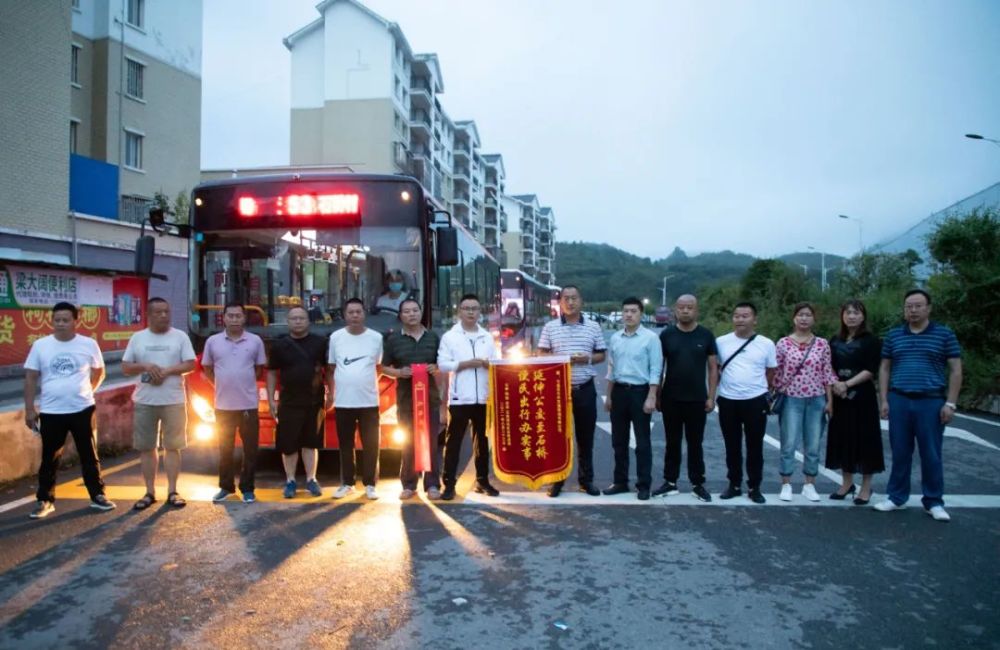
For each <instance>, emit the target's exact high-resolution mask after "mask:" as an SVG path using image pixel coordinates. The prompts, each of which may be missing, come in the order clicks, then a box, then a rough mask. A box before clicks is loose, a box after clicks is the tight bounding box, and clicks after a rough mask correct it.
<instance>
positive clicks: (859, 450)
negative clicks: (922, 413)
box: [826, 300, 885, 506]
mask: <svg viewBox="0 0 1000 650" xmlns="http://www.w3.org/2000/svg"><path fill="white" fill-rule="evenodd" d="M867 320H868V312H867V311H866V310H865V306H864V303H862V302H861V301H860V300H848V301H847V302H845V303H844V304H843V305H842V306H841V308H840V333H839V334H838V335H837V336H834V337H833V338H832V339H830V348H831V351H832V353H833V371H834V373H836V375H837V377H838V379H839V381H837V383H835V384H834V385H833V416H831V418H830V424H829V429H828V434H827V441H826V466H827V467H828V468H830V469H839V470H840V471H841V473H842V475H843V482H842V484H841V486H840V489H838V490H837V491H836V492H834V493H833V494H831V495H830V498H831V499H834V500H836V501H842V500H843V499H845V498H847V497H848V496H849V495H851V494H853V493H854V491H855V489H856V488H855V485H854V475H855V474H861V475H862V482H861V490H860V491H859V492H858V494H857V496H856V497H855V498H854V505H858V506H863V505H865V504H867V503H868V502H869V501H870V500H871V498H872V474H875V473H877V472H882V471H885V460H884V459H883V457H882V427H881V425H880V423H879V411H878V396H877V394H876V390H875V373H876V371H877V370H878V366H879V357H880V356H881V343H880V341H879V340H878V337H876V336H875V335H874V334H872V333H871V332H869V331H868V328H867V327H866V325H867Z"/></svg>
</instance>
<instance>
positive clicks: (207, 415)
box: [191, 395, 215, 428]
mask: <svg viewBox="0 0 1000 650" xmlns="http://www.w3.org/2000/svg"><path fill="white" fill-rule="evenodd" d="M191 408H193V409H194V412H195V415H197V416H198V417H199V418H201V421H202V422H208V423H209V424H215V409H213V408H212V407H211V406H210V405H209V403H208V400H207V399H205V398H204V397H202V396H201V395H195V396H194V397H192V398H191ZM209 428H211V427H209Z"/></svg>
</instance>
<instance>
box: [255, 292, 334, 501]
mask: <svg viewBox="0 0 1000 650" xmlns="http://www.w3.org/2000/svg"><path fill="white" fill-rule="evenodd" d="M287 318H288V335H287V336H282V337H281V338H279V339H277V340H276V341H275V342H274V343H272V344H271V354H270V358H269V359H268V362H267V405H268V407H269V408H270V410H271V417H273V418H274V420H275V422H277V424H278V428H277V434H276V442H275V446H276V447H277V448H278V451H279V452H281V461H282V464H283V465H284V466H285V478H286V482H285V490H284V492H283V495H284V497H285V498H286V499H291V498H292V497H294V496H295V490H296V487H297V486H296V483H295V469H296V467H297V466H298V463H299V454H300V453H301V455H302V465H303V466H304V467H305V470H306V489H307V490H309V493H310V494H311V495H312V496H314V497H318V496H322V495H323V489H322V488H321V487H320V486H319V482H318V481H317V480H316V461H317V459H318V457H319V451H318V450H319V448H320V447H322V446H323V421H324V419H325V417H326V411H325V410H324V409H323V390H324V386H325V385H326V384H325V383H324V381H323V373H324V369H325V368H326V357H327V340H326V338H325V337H323V336H318V335H316V334H311V333H310V332H309V312H308V311H306V309H305V308H304V307H292V308H291V309H289V310H288V316H287ZM279 386H280V390H279V392H278V393H277V395H276V394H275V389H279Z"/></svg>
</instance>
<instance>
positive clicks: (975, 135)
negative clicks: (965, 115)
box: [965, 133, 1000, 147]
mask: <svg viewBox="0 0 1000 650" xmlns="http://www.w3.org/2000/svg"><path fill="white" fill-rule="evenodd" d="M965 137H967V138H969V139H970V140H983V141H985V142H992V143H993V144H995V145H996V146H998V147H1000V140H997V139H996V138H987V137H985V136H982V135H979V134H978V133H966V134H965Z"/></svg>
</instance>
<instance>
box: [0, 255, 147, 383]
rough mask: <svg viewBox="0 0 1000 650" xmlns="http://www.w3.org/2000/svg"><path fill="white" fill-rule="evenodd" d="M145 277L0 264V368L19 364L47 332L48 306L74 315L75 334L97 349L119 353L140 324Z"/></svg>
mask: <svg viewBox="0 0 1000 650" xmlns="http://www.w3.org/2000/svg"><path fill="white" fill-rule="evenodd" d="M147 294H148V281H147V280H146V279H145V278H140V277H135V276H127V275H116V276H111V275H107V274H99V273H87V272H86V271H81V270H77V269H69V268H53V267H51V266H49V267H45V266H32V265H30V263H19V264H7V263H0V366H4V365H20V364H23V363H24V360H25V359H26V358H27V356H28V350H29V349H30V348H31V344H32V343H34V342H35V341H36V340H38V339H40V338H42V337H43V336H47V335H49V334H51V333H52V306H53V305H54V304H56V303H57V302H60V301H66V302H69V303H72V304H74V305H76V306H77V307H78V308H79V310H80V312H79V314H80V317H79V320H78V322H77V328H76V331H77V333H78V334H82V335H83V336H89V337H91V338H93V339H94V340H96V341H97V343H98V345H99V346H100V348H101V350H102V351H104V352H109V351H111V350H123V349H125V346H126V345H127V344H128V340H129V338H131V337H132V334H134V333H135V332H137V331H139V330H141V329H142V328H143V327H145V324H146V313H145V311H146V297H147Z"/></svg>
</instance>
